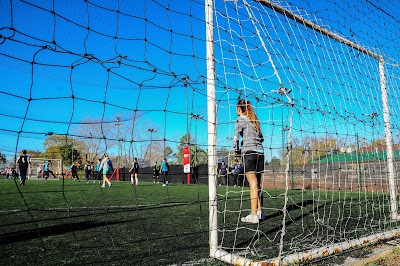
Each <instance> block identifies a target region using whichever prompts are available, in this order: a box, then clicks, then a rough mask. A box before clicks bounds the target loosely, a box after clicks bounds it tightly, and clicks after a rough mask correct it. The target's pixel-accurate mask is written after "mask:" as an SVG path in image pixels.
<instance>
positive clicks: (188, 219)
mask: <svg viewBox="0 0 400 266" xmlns="http://www.w3.org/2000/svg"><path fill="white" fill-rule="evenodd" d="M17 183H18V182H14V181H13V180H10V179H8V180H5V179H0V206H1V208H0V210H1V212H0V227H1V233H0V245H1V255H0V265H57V264H58V265H65V264H70V265H172V264H176V265H181V264H184V263H188V262H197V263H198V264H197V265H223V264H222V263H220V262H217V261H215V260H209V259H208V254H209V249H208V245H209V244H208V216H209V213H208V186H206V185H181V184H171V185H169V186H167V187H162V186H161V184H153V183H148V182H141V183H140V184H139V186H138V187H134V186H133V187H132V186H130V184H129V183H128V182H113V186H112V187H111V188H108V187H106V188H104V189H101V188H100V185H99V184H98V183H97V184H93V183H90V184H85V183H84V182H82V181H81V182H77V181H73V180H70V179H68V180H64V181H63V180H49V181H47V182H44V181H43V180H29V181H27V185H26V186H25V187H20V186H19V185H18V184H17ZM240 191H241V188H233V187H219V191H218V193H219V207H218V208H219V211H221V212H220V214H219V217H218V218H219V224H220V226H219V230H220V231H219V243H220V245H221V246H223V247H226V249H228V250H234V251H235V252H243V251H244V250H246V249H248V248H253V250H255V251H257V252H256V253H255V254H252V255H251V256H252V257H254V258H260V259H266V258H271V257H275V256H277V255H278V251H279V249H278V247H279V239H280V229H281V226H282V217H283V215H282V211H281V210H282V206H283V204H284V197H283V191H267V193H265V202H264V206H266V209H265V211H266V213H267V219H266V220H265V221H263V222H262V223H260V225H244V224H243V223H241V222H240V221H239V220H240V216H243V215H245V214H247V211H248V208H249V201H248V193H247V192H244V193H240ZM289 196H290V197H289V202H288V216H287V218H286V223H285V226H286V227H287V232H286V236H285V240H287V241H286V242H285V243H286V244H285V252H290V251H293V250H304V249H306V248H307V247H313V246H314V247H315V245H318V241H320V242H323V241H325V242H329V241H331V242H333V241H336V242H337V241H342V239H345V238H346V237H347V238H352V237H353V236H352V235H350V234H354V235H357V234H358V235H363V234H365V233H366V232H365V231H368V230H371V231H372V230H383V229H384V228H382V227H387V226H388V225H383V224H382V220H385V219H386V218H385V217H386V216H387V207H386V205H385V204H383V202H386V201H387V196H386V195H384V194H382V195H378V194H358V193H346V194H345V193H338V192H335V193H329V192H326V193H325V192H315V191H300V190H298V191H296V190H295V191H290V195H289ZM241 198H243V200H241ZM246 209H247V210H246ZM240 210H244V212H242V213H241V212H240ZM366 216H367V217H366ZM256 229H258V231H257V230H256ZM260 232H262V234H260ZM346 234H347V235H346ZM255 239H257V240H256V241H254V240H255ZM247 256H249V255H247Z"/></svg>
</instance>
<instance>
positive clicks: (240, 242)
mask: <svg viewBox="0 0 400 266" xmlns="http://www.w3.org/2000/svg"><path fill="white" fill-rule="evenodd" d="M211 5H212V4H211V1H210V2H209V10H208V12H209V13H210V15H209V17H208V22H207V23H208V25H209V28H208V31H207V33H209V34H208V38H209V39H208V41H209V42H210V43H213V44H214V46H211V45H209V46H208V55H209V56H211V55H213V56H214V57H215V59H210V62H209V68H208V69H212V70H214V73H213V72H210V73H209V75H208V82H209V83H210V84H211V85H210V84H209V87H208V89H209V97H210V98H211V99H214V98H215V99H216V101H215V103H216V106H217V110H216V111H215V110H212V112H214V111H215V116H214V117H213V113H212V112H209V116H211V118H209V124H212V123H216V124H215V128H213V127H212V126H211V127H209V128H211V130H210V129H209V147H214V146H213V145H215V146H218V144H219V141H220V137H219V136H220V135H223V132H224V133H225V134H227V135H228V138H227V139H232V137H235V136H233V132H234V130H233V128H234V127H235V122H234V120H235V117H236V101H237V98H238V97H240V98H244V99H247V100H250V101H251V102H252V103H253V105H254V107H255V110H256V113H257V116H258V119H259V120H260V124H261V128H262V133H263V135H264V138H265V146H264V154H265V155H266V157H267V158H269V159H270V160H269V162H268V163H267V164H266V165H265V170H264V172H263V176H262V181H261V187H262V196H261V202H263V206H262V210H263V212H264V215H265V216H264V215H263V216H261V215H259V222H256V223H255V224H251V223H244V222H243V221H242V219H243V218H242V217H244V216H246V215H247V214H249V212H250V211H251V209H250V205H251V204H250V202H251V200H250V195H251V192H250V194H249V190H248V188H247V187H246V186H245V187H243V188H242V190H241V191H236V190H231V189H228V188H227V189H225V190H223V191H221V190H215V191H212V192H211V193H210V195H212V197H211V198H210V219H211V220H210V243H211V244H210V248H211V256H214V257H216V258H219V259H221V260H223V261H226V262H228V263H232V264H234V265H270V264H269V263H271V265H286V264H290V263H304V262H306V261H308V260H311V259H314V258H317V257H320V258H321V257H325V256H328V255H331V254H334V253H337V252H340V251H343V250H347V249H350V248H354V247H356V246H360V245H365V244H371V243H376V242H378V241H380V240H382V239H385V238H390V237H395V236H398V235H399V230H398V218H399V216H398V206H397V204H398V196H397V191H398V188H397V186H396V182H397V181H396V180H397V178H398V176H397V174H396V169H398V162H397V160H395V159H396V158H398V157H397V156H398V152H399V151H398V144H397V145H394V142H393V135H396V134H398V133H399V130H398V126H397V123H395V125H393V124H392V123H391V121H395V114H396V113H397V112H398V107H399V106H398V101H397V100H396V98H397V93H396V92H395V90H396V89H395V88H397V86H398V79H397V77H398V74H399V70H400V69H399V67H398V65H397V64H393V62H392V61H391V59H390V57H389V58H387V59H386V58H385V56H384V54H383V51H381V50H379V49H372V48H365V47H363V46H362V45H360V44H359V43H358V42H355V41H352V40H350V39H347V38H345V37H343V36H342V35H341V34H340V33H338V32H334V31H333V30H332V29H331V28H330V27H329V25H324V24H322V21H321V20H318V19H317V17H315V16H313V14H312V13H307V11H306V10H304V9H301V8H299V7H295V6H291V5H290V4H288V3H286V2H275V1H268V0H260V1H224V2H220V1H216V2H215V3H214V7H215V8H211ZM212 23H213V24H212ZM349 23H350V22H349ZM211 24H212V25H213V26H211ZM213 104H214V103H213V102H211V103H209V107H210V106H211V107H212V106H213ZM213 119H214V120H213ZM216 121H218V122H216ZM215 132H217V133H215ZM221 133H222V134H221ZM213 134H215V135H213ZM379 143H380V144H379ZM228 145H229V144H228ZM230 145H233V143H231V144H230ZM211 170H212V169H211ZM211 170H210V172H212V171H211ZM214 176H217V175H216V171H215V172H214ZM212 177H213V176H212V175H211V176H210V190H212V187H214V186H215V184H214V181H215V180H212ZM215 182H216V181H215ZM254 214H255V213H254ZM257 220H258V219H257Z"/></svg>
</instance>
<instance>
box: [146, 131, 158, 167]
mask: <svg viewBox="0 0 400 266" xmlns="http://www.w3.org/2000/svg"><path fill="white" fill-rule="evenodd" d="M147 131H148V132H150V156H149V164H150V165H149V166H151V148H152V144H153V133H154V132H156V131H157V129H155V128H149V129H147Z"/></svg>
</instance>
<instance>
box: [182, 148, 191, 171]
mask: <svg viewBox="0 0 400 266" xmlns="http://www.w3.org/2000/svg"><path fill="white" fill-rule="evenodd" d="M183 172H184V173H185V174H190V147H189V146H186V147H184V148H183Z"/></svg>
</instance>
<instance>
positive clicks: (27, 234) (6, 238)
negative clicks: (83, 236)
mask: <svg viewBox="0 0 400 266" xmlns="http://www.w3.org/2000/svg"><path fill="white" fill-rule="evenodd" d="M120 223H125V221H116V222H90V221H88V222H78V223H65V224H60V225H54V226H48V227H43V228H40V229H38V230H37V229H30V230H23V231H19V232H13V233H6V234H2V235H0V246H2V245H7V244H12V243H17V242H21V241H27V240H32V239H36V238H40V237H45V236H54V235H62V234H65V233H70V232H74V231H81V230H87V229H92V228H97V227H102V226H108V225H114V224H120ZM39 233H40V235H39Z"/></svg>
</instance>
